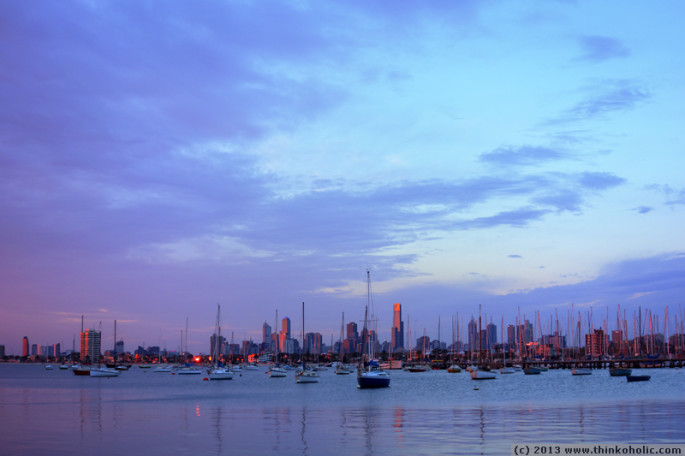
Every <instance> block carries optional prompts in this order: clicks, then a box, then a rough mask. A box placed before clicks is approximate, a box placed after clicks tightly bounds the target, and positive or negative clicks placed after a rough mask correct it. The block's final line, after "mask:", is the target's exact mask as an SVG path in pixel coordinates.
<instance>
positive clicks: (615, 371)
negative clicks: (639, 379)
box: [609, 367, 633, 377]
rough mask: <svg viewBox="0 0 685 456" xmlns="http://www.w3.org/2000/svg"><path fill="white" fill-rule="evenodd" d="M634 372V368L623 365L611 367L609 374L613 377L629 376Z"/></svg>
mask: <svg viewBox="0 0 685 456" xmlns="http://www.w3.org/2000/svg"><path fill="white" fill-rule="evenodd" d="M632 373H633V370H632V369H626V368H623V367H612V368H611V369H609V375H610V376H611V377H627V376H629V375H630V374H632Z"/></svg>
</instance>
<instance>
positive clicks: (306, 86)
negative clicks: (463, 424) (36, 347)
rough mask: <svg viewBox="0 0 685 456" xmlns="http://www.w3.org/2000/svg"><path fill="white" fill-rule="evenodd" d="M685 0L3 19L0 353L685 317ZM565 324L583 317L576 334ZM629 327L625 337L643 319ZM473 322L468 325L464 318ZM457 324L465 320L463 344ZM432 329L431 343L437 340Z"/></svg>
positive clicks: (304, 4)
mask: <svg viewBox="0 0 685 456" xmlns="http://www.w3.org/2000/svg"><path fill="white" fill-rule="evenodd" d="M683 13H685V4H683V3H682V2H679V1H675V0H674V1H666V2H660V3H659V4H658V5H654V4H653V3H652V2H646V1H635V2H630V3H629V4H626V5H621V7H620V8H618V7H617V5H616V4H613V3H608V2H600V3H598V2H593V1H582V0H580V1H558V2H555V1H550V2H544V3H540V2H532V1H530V2H529V1H523V2H521V1H513V0H512V1H503V2H487V1H486V2H483V1H473V2H471V1H460V2H448V3H444V2H443V3H440V4H439V5H437V4H436V5H429V4H425V3H423V2H410V1H399V2H366V1H351V2H349V1H346V2H336V1H331V2H319V1H306V0H305V1H293V2H241V1H230V2H229V1H197V2H180V1H178V2H174V1H170V2H141V1H90V0H88V1H86V0H83V1H76V0H68V1H64V2H38V3H35V2H30V3H27V2H25V1H18V0H9V1H5V2H2V4H0V271H1V272H2V275H1V279H0V303H1V304H0V345H5V346H6V349H7V352H9V353H11V354H18V353H19V352H20V349H21V338H22V337H23V336H28V337H29V339H30V341H31V343H38V344H44V345H45V344H52V343H56V342H61V343H62V346H63V348H66V349H70V348H71V344H72V339H73V337H74V335H75V334H77V333H78V331H79V330H80V319H81V315H84V319H85V324H86V326H87V327H90V328H97V327H99V326H100V324H102V329H103V338H104V340H105V341H106V342H105V348H109V346H110V345H111V343H109V342H107V341H110V340H112V339H113V334H112V328H113V324H114V320H117V321H118V336H119V337H121V338H123V339H124V341H125V344H126V349H127V350H133V349H135V347H136V346H137V345H161V346H163V347H167V348H169V349H178V348H179V345H180V332H181V331H182V330H184V329H185V322H186V318H188V319H189V326H190V332H189V334H188V339H189V340H188V343H189V348H190V350H191V351H196V352H197V351H205V352H206V351H207V350H208V345H209V342H208V341H209V336H210V334H211V332H212V329H213V326H214V321H215V313H216V304H217V303H220V304H221V305H222V309H223V312H222V313H223V326H224V333H228V335H229V338H230V334H231V332H233V334H234V337H235V340H236V341H239V340H242V339H245V338H252V339H253V340H255V341H257V342H260V341H261V326H262V324H263V323H264V322H265V321H266V322H268V323H269V324H270V325H272V326H273V324H274V318H275V312H276V310H277V309H278V311H279V316H280V317H283V316H289V317H290V318H291V319H292V322H293V329H294V331H295V332H296V334H299V331H300V327H301V321H300V303H301V302H302V301H304V302H305V303H306V306H307V328H306V329H307V330H311V331H318V332H321V333H322V334H323V336H324V341H325V342H326V343H330V339H331V336H334V337H335V338H336V339H337V337H338V335H339V331H340V330H339V328H340V317H341V312H345V316H346V320H348V321H349V320H354V321H358V322H360V324H361V321H360V320H361V319H362V318H363V311H364V305H365V303H366V284H365V280H366V273H365V270H366V268H370V269H371V271H372V280H373V290H374V303H375V308H376V313H377V316H378V326H379V332H380V336H381V338H382V339H389V328H390V326H391V324H392V304H393V303H394V302H401V303H402V305H403V312H404V315H405V320H407V322H408V323H409V324H410V327H411V328H413V331H414V335H412V339H413V338H414V337H415V335H417V333H420V334H422V333H423V330H424V328H425V330H426V332H427V334H428V335H429V336H430V337H431V338H435V337H437V326H438V324H437V322H438V317H441V320H442V339H444V340H447V339H449V337H451V335H450V334H451V327H450V323H449V322H450V321H451V317H452V315H455V314H456V313H459V315H460V318H461V319H462V320H465V319H466V318H470V316H471V315H476V316H477V314H478V306H479V305H481V306H482V308H483V311H484V313H485V314H487V315H488V318H492V319H493V320H494V321H495V323H496V324H498V325H499V323H500V320H501V318H502V316H504V319H505V324H506V323H513V322H514V319H515V317H516V316H517V315H518V313H519V310H520V312H521V315H522V316H523V315H524V314H525V316H526V318H528V319H529V320H531V321H533V320H534V318H535V312H536V311H539V312H540V318H541V320H543V322H547V321H549V317H550V316H554V315H555V314H556V315H558V316H559V317H560V318H562V319H564V321H566V319H567V317H568V315H569V312H570V311H571V308H572V306H573V309H574V311H575V312H576V317H574V318H577V312H578V311H581V313H582V315H583V318H584V319H585V318H586V314H587V312H589V311H590V308H591V307H592V309H593V312H594V317H593V318H594V320H593V323H594V326H595V327H597V326H600V325H601V324H602V320H603V319H606V314H607V309H608V312H609V323H610V328H609V329H613V326H612V325H613V324H614V322H615V320H616V318H615V315H616V310H617V306H618V305H620V306H621V308H622V309H625V310H626V312H627V316H628V318H629V319H631V320H630V321H631V322H632V315H633V314H634V312H636V311H637V309H639V308H641V309H642V310H643V311H644V310H645V309H649V310H651V312H653V313H654V314H659V315H661V320H660V326H661V328H663V325H664V323H665V309H666V306H668V307H669V316H670V320H669V323H670V325H671V326H670V331H671V332H672V331H673V330H674V329H675V323H676V321H675V318H676V317H677V318H678V319H679V321H680V322H682V317H683V311H684V310H683V308H682V304H683V298H682V297H683V296H685V283H684V280H683V279H684V278H685V236H684V235H683V233H682V229H683V226H685V223H684V222H685V217H684V215H685V173H683V170H684V169H685V153H683V151H682V147H683V146H682V145H683V143H684V142H683V134H682V123H683V118H684V117H685V116H684V114H685V113H684V108H683V104H682V100H683V99H685V79H684V78H683V77H682V76H683V74H684V70H685V61H684V59H683V56H685V29H683V27H682V23H681V22H682V21H681V18H682V17H683ZM563 325H564V326H563V327H565V323H564V324H563ZM629 325H630V323H629ZM464 326H465V324H464ZM462 331H463V328H462ZM420 334H418V335H420Z"/></svg>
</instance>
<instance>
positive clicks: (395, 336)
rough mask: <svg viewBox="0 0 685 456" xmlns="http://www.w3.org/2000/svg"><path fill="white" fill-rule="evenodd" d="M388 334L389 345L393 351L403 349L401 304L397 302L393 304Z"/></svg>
mask: <svg viewBox="0 0 685 456" xmlns="http://www.w3.org/2000/svg"><path fill="white" fill-rule="evenodd" d="M390 336H391V340H390V347H391V348H392V351H393V352H396V351H399V350H402V349H404V322H403V321H402V305H401V304H400V303H399V302H396V303H395V305H394V306H393V311H392V332H391V335H390Z"/></svg>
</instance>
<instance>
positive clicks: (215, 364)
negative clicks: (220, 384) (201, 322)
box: [207, 304, 233, 380]
mask: <svg viewBox="0 0 685 456" xmlns="http://www.w3.org/2000/svg"><path fill="white" fill-rule="evenodd" d="M216 307H217V309H216V334H215V336H214V356H213V358H212V367H211V368H210V369H209V370H208V372H207V378H209V379H210V380H231V379H233V372H231V371H230V370H229V369H228V368H226V366H224V365H222V364H221V363H220V362H219V352H220V351H221V305H220V304H217V305H216Z"/></svg>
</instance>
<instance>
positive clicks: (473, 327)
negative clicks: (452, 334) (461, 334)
mask: <svg viewBox="0 0 685 456" xmlns="http://www.w3.org/2000/svg"><path fill="white" fill-rule="evenodd" d="M468 329H469V350H471V351H476V350H478V323H476V320H474V319H473V317H471V321H470V322H469V328H468Z"/></svg>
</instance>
